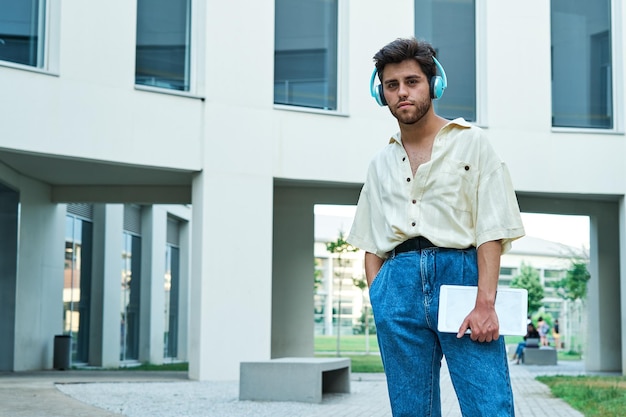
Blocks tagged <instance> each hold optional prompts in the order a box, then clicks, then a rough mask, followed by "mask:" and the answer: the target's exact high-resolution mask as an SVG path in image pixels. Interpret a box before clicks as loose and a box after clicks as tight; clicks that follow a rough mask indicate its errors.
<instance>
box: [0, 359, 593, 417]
mask: <svg viewBox="0 0 626 417" xmlns="http://www.w3.org/2000/svg"><path fill="white" fill-rule="evenodd" d="M510 367H511V379H512V384H513V391H514V394H515V402H516V404H515V412H516V416H517V417H543V416H546V417H548V416H550V417H582V414H581V413H579V412H577V411H574V410H573V409H572V408H571V407H569V406H568V405H567V404H566V403H565V402H563V401H562V400H559V399H556V398H554V397H552V395H551V394H550V391H549V389H548V388H547V387H546V386H545V385H543V384H541V383H539V382H537V381H536V380H535V379H534V378H535V377H536V376H537V375H550V374H562V375H565V374H570V375H576V374H581V373H583V367H582V363H581V362H565V361H562V362H561V363H559V365H557V366H526V365H514V364H512V365H511V366H510ZM351 390H352V392H351V393H350V394H326V395H325V396H324V400H323V402H322V403H321V404H305V403H293V402H291V403H281V402H252V401H239V400H238V394H239V386H238V383H237V382H236V381H228V382H197V381H189V380H188V379H187V376H186V373H181V372H141V371H42V372H25V373H0V414H1V415H2V416H7V417H70V416H71V417H77V416H78V417H80V416H85V417H87V416H88V417H113V416H118V417H119V416H120V415H124V416H128V417H148V416H149V417H183V416H184V417H207V416H216V417H244V416H249V417H322V416H323V417H327V416H333V417H355V416H359V417H390V416H391V412H390V410H389V401H388V397H387V392H386V385H385V376H384V374H361V373H359V374H356V373H355V374H352V380H351ZM442 399H443V400H442V401H443V404H442V406H443V413H442V415H443V417H461V412H460V410H459V406H458V403H457V400H456V396H455V394H454V391H453V388H452V384H451V382H450V377H449V375H448V372H447V368H446V367H445V366H444V367H443V368H442Z"/></svg>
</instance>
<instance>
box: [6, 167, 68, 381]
mask: <svg viewBox="0 0 626 417" xmlns="http://www.w3.org/2000/svg"><path fill="white" fill-rule="evenodd" d="M22 184H23V185H24V187H23V188H22V189H21V190H20V221H19V227H20V229H19V236H20V237H19V247H18V265H17V282H16V291H15V293H14V294H13V295H14V297H15V335H16V336H15V345H14V349H15V350H14V352H15V353H14V366H13V370H14V371H25V370H32V369H49V368H52V358H53V345H54V335H55V334H61V333H62V331H63V259H64V250H65V243H64V238H63V236H64V230H65V205H63V204H53V203H50V189H49V188H48V187H47V186H45V185H43V184H41V183H37V182H34V181H30V180H26V179H24V180H23V181H22Z"/></svg>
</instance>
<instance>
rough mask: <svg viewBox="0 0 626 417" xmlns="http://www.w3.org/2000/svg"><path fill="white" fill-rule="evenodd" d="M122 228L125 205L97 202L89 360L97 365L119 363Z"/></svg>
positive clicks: (107, 365)
mask: <svg viewBox="0 0 626 417" xmlns="http://www.w3.org/2000/svg"><path fill="white" fill-rule="evenodd" d="M123 229H124V206H123V205H121V204H107V205H102V204H97V205H94V233H93V236H94V238H93V240H94V242H93V272H92V279H93V282H92V296H91V317H92V322H91V326H90V335H89V336H90V337H89V363H90V364H91V365H95V366H103V367H118V366H119V364H120V340H121V318H120V311H121V302H122V301H121V299H122V295H121V291H122V289H121V275H122V234H123Z"/></svg>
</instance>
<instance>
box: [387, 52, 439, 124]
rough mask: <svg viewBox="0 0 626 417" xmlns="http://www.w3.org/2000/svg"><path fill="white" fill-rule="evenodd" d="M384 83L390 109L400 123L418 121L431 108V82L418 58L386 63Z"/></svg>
mask: <svg viewBox="0 0 626 417" xmlns="http://www.w3.org/2000/svg"><path fill="white" fill-rule="evenodd" d="M382 84H383V93H384V94H385V100H387V103H388V106H389V111H391V114H393V115H394V117H395V118H396V119H398V122H399V123H402V124H407V125H410V124H414V123H417V122H419V121H420V120H421V119H422V118H423V117H424V115H425V114H426V113H428V111H429V110H430V107H431V105H432V103H431V98H430V83H429V80H428V78H427V77H426V74H424V72H423V71H422V67H420V65H419V64H418V63H417V61H416V60H414V59H407V60H404V61H402V62H399V63H397V64H387V65H385V68H384V70H383V80H382Z"/></svg>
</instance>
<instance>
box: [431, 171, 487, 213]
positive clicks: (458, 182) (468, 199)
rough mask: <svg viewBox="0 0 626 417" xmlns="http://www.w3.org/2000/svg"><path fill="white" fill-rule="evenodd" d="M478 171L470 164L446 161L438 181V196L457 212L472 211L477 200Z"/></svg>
mask: <svg viewBox="0 0 626 417" xmlns="http://www.w3.org/2000/svg"><path fill="white" fill-rule="evenodd" d="M477 184H478V169H477V168H476V166H473V165H472V164H471V163H469V162H465V161H459V160H456V159H446V160H444V161H443V164H442V167H441V176H440V177H439V178H437V180H436V185H435V186H436V189H437V190H438V192H437V194H438V195H439V197H440V198H441V199H442V201H443V202H444V203H446V204H447V205H449V206H450V207H452V208H453V209H456V210H461V211H465V212H470V211H472V207H473V205H474V200H475V199H476V193H477V189H476V187H477Z"/></svg>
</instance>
